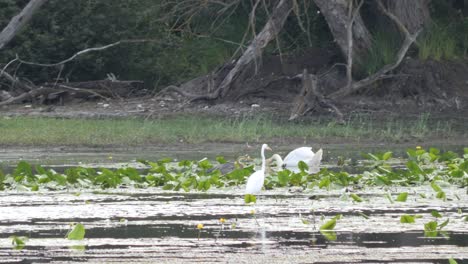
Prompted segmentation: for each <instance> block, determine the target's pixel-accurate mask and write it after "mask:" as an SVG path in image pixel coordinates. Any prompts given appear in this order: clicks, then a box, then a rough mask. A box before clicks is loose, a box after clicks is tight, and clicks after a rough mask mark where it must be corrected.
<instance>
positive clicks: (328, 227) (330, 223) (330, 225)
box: [320, 215, 341, 230]
mask: <svg viewBox="0 0 468 264" xmlns="http://www.w3.org/2000/svg"><path fill="white" fill-rule="evenodd" d="M338 219H341V215H336V216H335V217H333V218H332V219H330V220H328V221H327V222H326V223H325V224H323V225H322V226H320V230H333V229H334V228H335V226H336V220H338Z"/></svg>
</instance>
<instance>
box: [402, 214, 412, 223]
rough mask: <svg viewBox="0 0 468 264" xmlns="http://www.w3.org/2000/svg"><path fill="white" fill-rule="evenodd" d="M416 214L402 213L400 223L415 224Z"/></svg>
mask: <svg viewBox="0 0 468 264" xmlns="http://www.w3.org/2000/svg"><path fill="white" fill-rule="evenodd" d="M414 218H415V217H414V216H413V215H402V216H401V217H400V223H402V224H413V223H414V222H415V221H414Z"/></svg>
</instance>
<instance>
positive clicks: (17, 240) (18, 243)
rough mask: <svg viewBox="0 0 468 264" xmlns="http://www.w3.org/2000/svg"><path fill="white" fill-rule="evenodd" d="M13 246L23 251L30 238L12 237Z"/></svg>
mask: <svg viewBox="0 0 468 264" xmlns="http://www.w3.org/2000/svg"><path fill="white" fill-rule="evenodd" d="M10 239H11V244H12V245H13V248H14V249H16V250H21V249H23V248H24V247H25V246H26V241H27V240H28V237H25V236H21V237H20V236H11V237H10Z"/></svg>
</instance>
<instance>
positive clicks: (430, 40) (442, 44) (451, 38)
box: [418, 23, 464, 61]
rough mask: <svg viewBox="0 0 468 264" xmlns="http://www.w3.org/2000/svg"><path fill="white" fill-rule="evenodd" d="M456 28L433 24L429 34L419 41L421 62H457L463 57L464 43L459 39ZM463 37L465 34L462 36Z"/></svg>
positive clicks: (426, 33)
mask: <svg viewBox="0 0 468 264" xmlns="http://www.w3.org/2000/svg"><path fill="white" fill-rule="evenodd" d="M457 34H460V32H457V31H456V30H455V28H454V26H450V25H448V24H443V23H432V25H431V27H430V29H429V31H428V32H425V34H423V35H422V36H421V37H420V38H419V40H418V44H419V46H418V47H419V54H418V55H419V58H420V59H421V60H427V59H434V60H437V61H440V60H444V59H445V60H455V59H457V58H459V57H461V56H462V55H463V52H464V50H463V49H464V47H462V46H464V41H463V40H462V39H457ZM461 35H463V34H461Z"/></svg>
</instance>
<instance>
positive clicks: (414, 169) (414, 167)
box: [406, 160, 423, 175]
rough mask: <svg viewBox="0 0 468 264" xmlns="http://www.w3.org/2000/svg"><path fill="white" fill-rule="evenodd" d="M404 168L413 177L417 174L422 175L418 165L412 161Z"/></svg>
mask: <svg viewBox="0 0 468 264" xmlns="http://www.w3.org/2000/svg"><path fill="white" fill-rule="evenodd" d="M406 167H407V168H408V170H409V171H410V172H411V173H413V174H415V175H418V174H422V173H423V170H422V169H421V168H420V167H419V165H418V164H417V163H416V162H415V161H414V160H410V161H408V162H407V163H406Z"/></svg>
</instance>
